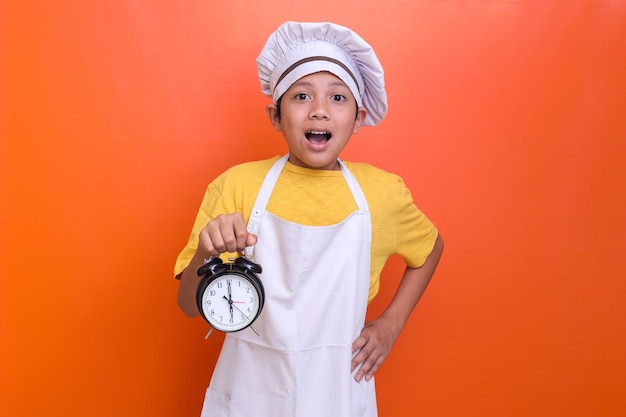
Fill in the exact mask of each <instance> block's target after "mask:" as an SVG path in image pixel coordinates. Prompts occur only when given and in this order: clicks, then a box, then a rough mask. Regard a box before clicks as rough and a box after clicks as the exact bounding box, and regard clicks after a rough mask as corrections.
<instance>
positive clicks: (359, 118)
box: [352, 107, 367, 134]
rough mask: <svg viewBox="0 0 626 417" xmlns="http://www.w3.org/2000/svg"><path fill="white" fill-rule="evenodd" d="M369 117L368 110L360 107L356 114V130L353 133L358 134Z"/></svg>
mask: <svg viewBox="0 0 626 417" xmlns="http://www.w3.org/2000/svg"><path fill="white" fill-rule="evenodd" d="M366 117H367V109H366V108H365V107H359V110H357V113H356V120H355V121H354V129H352V133H354V134H357V133H359V130H360V129H361V126H363V122H364V121H365V118H366Z"/></svg>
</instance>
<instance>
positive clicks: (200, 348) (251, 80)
mask: <svg viewBox="0 0 626 417" xmlns="http://www.w3.org/2000/svg"><path fill="white" fill-rule="evenodd" d="M248 3H250V2H247V1H242V0H234V1H225V2H215V1H209V0H171V1H160V2H156V1H148V0H132V1H131V0H128V1H92V2H88V1H79V0H74V1H72V0H59V1H54V2H52V1H28V2H18V1H12V2H9V1H4V2H2V3H1V5H0V19H1V20H0V33H1V35H0V36H1V39H2V42H1V46H0V47H1V48H2V49H1V50H0V52H1V55H0V56H1V59H2V65H1V68H2V69H1V71H2V72H1V73H0V74H1V77H2V79H1V81H2V82H1V84H0V94H2V99H1V100H0V106H1V108H0V110H1V112H0V115H1V116H0V117H1V119H0V126H1V129H2V130H1V131H0V134H1V141H0V146H1V148H0V174H1V175H0V185H1V196H2V203H1V210H2V211H1V218H0V221H1V223H0V224H1V226H0V227H1V229H0V244H1V247H0V254H1V255H0V256H1V274H2V278H1V281H0V332H1V339H0V415H2V416H7V417H8V416H11V417H21V416H28V417H35V416H49V415H50V416H90V417H96V416H138V415H146V416H147V415H151V416H177V417H179V416H197V415H198V414H199V410H200V407H201V403H202V396H203V393H204V389H205V387H206V385H207V383H208V381H209V378H210V374H211V369H212V366H213V364H214V362H215V359H216V355H217V352H218V349H219V342H220V336H212V337H211V338H210V339H209V340H208V341H204V340H203V337H204V334H205V332H206V330H207V325H206V324H205V323H203V322H202V321H201V320H200V319H197V320H189V319H187V318H185V317H184V316H183V314H182V313H181V312H179V311H178V309H177V307H176V301H175V300H176V297H175V294H176V289H177V283H176V281H175V280H174V279H173V278H172V269H173V264H174V260H175V258H176V256H177V254H178V251H179V250H180V249H181V248H182V246H183V245H184V244H185V242H186V240H187V237H188V233H189V231H190V228H191V225H192V222H193V218H194V216H195V213H196V210H197V207H198V205H199V203H200V199H201V197H202V193H203V192H204V188H205V186H206V185H207V184H208V182H210V181H211V180H212V179H213V178H214V177H215V176H216V175H217V174H218V173H220V172H222V171H223V170H224V169H225V168H227V167H229V166H231V165H233V164H236V163H239V162H242V161H246V160H251V159H260V158H266V157H270V156H273V155H276V154H282V153H284V152H285V150H286V148H285V145H284V143H283V141H282V139H281V138H280V136H278V135H277V134H276V133H275V132H274V131H273V130H272V129H271V126H270V124H269V122H268V121H267V120H266V118H265V115H264V106H265V105H266V104H267V99H266V98H265V97H264V96H263V95H262V94H261V93H260V91H259V84H258V80H257V78H256V67H255V62H254V60H255V58H256V56H257V55H258V53H259V51H260V49H261V47H262V45H263V43H264V42H265V40H266V38H267V36H268V35H269V34H270V33H271V32H272V31H273V30H274V29H275V28H276V27H277V26H278V25H279V24H280V23H282V22H283V21H285V20H309V21H319V20H330V21H335V22H337V23H341V24H344V25H347V26H350V27H352V28H354V29H355V30H356V31H357V32H359V33H360V34H361V35H362V36H363V37H364V38H366V39H367V40H368V41H369V42H370V43H371V44H372V45H373V46H374V47H375V49H376V51H377V53H378V55H379V57H380V59H381V61H382V62H383V65H384V66H385V69H386V77H387V78H386V81H387V86H388V94H389V104H390V113H389V116H388V118H387V119H386V120H385V121H384V122H383V123H382V124H381V125H380V126H379V127H375V128H366V129H363V130H362V131H361V133H359V134H358V135H357V136H355V137H354V138H353V141H352V143H351V144H350V145H349V147H348V149H347V150H346V151H345V153H344V155H343V157H344V158H345V159H348V160H367V161H369V162H371V163H373V164H375V165H378V166H380V167H382V168H385V169H387V170H389V171H392V172H395V173H397V174H399V175H401V176H403V177H404V178H405V180H406V182H407V184H408V185H409V186H410V188H411V189H412V190H413V193H414V197H415V199H416V201H417V203H418V205H419V206H420V207H421V208H422V209H423V210H424V211H425V212H426V213H427V214H428V215H429V216H430V217H431V218H432V220H433V221H434V222H435V223H436V224H437V225H438V226H439V228H440V230H441V233H442V235H443V236H444V238H445V241H446V251H445V253H444V257H443V259H442V263H441V265H440V268H439V270H438V271H437V274H436V276H435V279H434V281H433V282H432V284H431V286H430V288H429V290H428V291H427V293H426V296H425V297H424V299H423V300H422V302H421V303H420V305H419V306H418V308H417V310H416V312H415V314H414V315H413V316H412V318H411V320H410V321H409V323H408V325H407V327H406V329H405V331H404V333H403V335H402V336H401V338H400V339H399V341H398V342H397V344H396V347H395V350H394V352H393V354H392V356H391V357H390V358H389V359H388V360H387V362H386V363H385V365H384V367H383V369H382V370H381V371H380V372H379V373H378V375H377V382H378V387H379V404H380V414H381V416H417V415H418V416H481V417H484V416H546V417H547V416H550V417H552V416H568V417H571V416H622V415H625V414H626V395H625V387H626V353H625V352H626V307H625V306H624V305H625V302H624V293H625V291H626V279H625V278H626V267H625V266H624V259H625V256H624V253H625V251H626V237H625V236H626V220H625V217H624V214H625V210H624V198H625V191H624V189H625V185H624V183H625V180H626V167H625V165H626V163H625V160H624V159H625V156H626V121H625V120H626V118H625V117H624V112H625V109H626V2H623V1H610V0H606V1H601V0H597V1H593V0H587V1H583V0H572V1H557V0H537V1H531V0H528V1H495V0H494V1H471V0H467V1H452V0H439V1H437V0H423V1H401V0H388V1H384V2H383V1H366V0H364V1H345V2H341V1H336V0H332V1H327V0H320V1H317V2H315V3H314V4H311V3H304V2H303V3H299V2H294V1H286V0H273V1H272V2H269V3H267V2H265V3H263V4H261V3H258V5H257V4H254V5H250V4H248ZM327 261H328V262H332V261H333V260H332V259H328V260H327ZM400 270H401V266H400V262H399V261H398V260H397V259H395V258H394V259H392V261H391V262H390V263H389V265H388V267H387V268H386V270H385V274H384V276H383V288H382V292H381V294H380V296H379V297H378V298H377V299H376V300H375V301H374V302H373V304H372V305H371V313H372V314H376V313H377V312H380V311H381V309H382V308H383V307H384V305H385V303H386V302H387V301H388V300H389V298H390V297H391V295H392V293H393V290H394V287H395V284H396V283H397V281H398V274H399V273H400Z"/></svg>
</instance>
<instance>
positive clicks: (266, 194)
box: [244, 154, 371, 259]
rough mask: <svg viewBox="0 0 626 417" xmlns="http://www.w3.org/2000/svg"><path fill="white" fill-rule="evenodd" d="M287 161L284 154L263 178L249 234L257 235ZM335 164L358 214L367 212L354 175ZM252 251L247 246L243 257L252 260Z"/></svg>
mask: <svg viewBox="0 0 626 417" xmlns="http://www.w3.org/2000/svg"><path fill="white" fill-rule="evenodd" d="M288 159H289V154H286V155H285V156H283V157H282V158H280V159H279V160H278V161H276V162H275V163H274V165H272V167H271V168H270V170H269V171H268V173H267V175H266V176H265V179H264V180H263V184H262V185H261V189H260V190H259V194H258V195H257V197H256V201H255V202H254V207H252V212H250V218H249V219H248V232H249V233H253V234H255V235H256V234H258V232H259V225H260V221H261V214H262V213H263V212H264V211H265V208H266V207H267V203H268V202H269V200H270V196H271V195H272V191H273V190H274V186H275V185H276V181H277V180H278V177H279V176H280V173H281V172H282V170H283V168H284V167H285V164H286V163H287V160H288ZM337 162H338V163H339V167H340V168H341V173H342V174H343V177H344V178H345V180H346V182H347V183H348V187H349V188H350V191H351V192H352V196H353V197H354V200H355V201H356V205H357V207H358V208H359V212H361V213H367V212H369V206H368V204H367V199H366V198H365V194H363V190H362V189H361V187H360V186H359V183H358V181H357V180H356V178H354V175H352V172H350V170H349V169H348V168H346V165H345V164H344V163H343V161H342V160H341V159H337ZM370 235H371V233H370ZM253 249H254V247H253V246H248V247H246V248H245V249H244V255H245V256H246V257H247V258H248V259H254V258H253V255H252V253H253Z"/></svg>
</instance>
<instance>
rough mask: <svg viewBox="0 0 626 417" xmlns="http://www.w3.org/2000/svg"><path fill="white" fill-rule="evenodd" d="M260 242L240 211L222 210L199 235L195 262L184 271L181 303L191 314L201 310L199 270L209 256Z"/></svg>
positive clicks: (179, 299) (183, 308) (237, 249)
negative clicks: (199, 303) (198, 292)
mask: <svg viewBox="0 0 626 417" xmlns="http://www.w3.org/2000/svg"><path fill="white" fill-rule="evenodd" d="M255 243H256V236H255V235H253V234H251V233H248V230H247V228H246V222H245V220H244V218H243V216H242V215H241V214H240V213H233V214H221V215H219V216H217V217H216V218H215V219H213V220H211V221H210V222H209V223H208V224H207V225H206V226H205V227H204V228H203V229H202V230H201V231H200V235H199V236H198V248H197V249H196V253H195V254H194V256H193V258H192V259H191V262H190V263H189V265H188V266H187V268H185V270H184V271H183V272H182V273H181V274H180V285H179V287H178V306H179V307H180V309H181V310H182V311H183V312H184V313H185V314H186V315H187V316H189V317H194V316H197V315H198V314H200V311H199V310H198V306H197V304H196V292H197V290H198V284H200V278H199V277H198V275H197V273H196V271H197V270H198V268H200V267H201V266H202V264H203V263H204V260H205V259H208V258H210V257H212V256H213V257H216V256H219V255H220V254H222V253H224V252H237V251H240V252H241V251H243V250H244V249H245V248H246V246H252V245H254V244H255Z"/></svg>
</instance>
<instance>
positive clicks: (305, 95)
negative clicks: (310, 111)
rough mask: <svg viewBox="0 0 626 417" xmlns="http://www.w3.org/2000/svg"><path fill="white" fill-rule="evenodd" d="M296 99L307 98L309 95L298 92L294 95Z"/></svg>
mask: <svg viewBox="0 0 626 417" xmlns="http://www.w3.org/2000/svg"><path fill="white" fill-rule="evenodd" d="M294 98H295V99H296V100H306V99H308V98H309V95H308V94H306V93H298V94H296V95H295V97H294Z"/></svg>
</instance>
